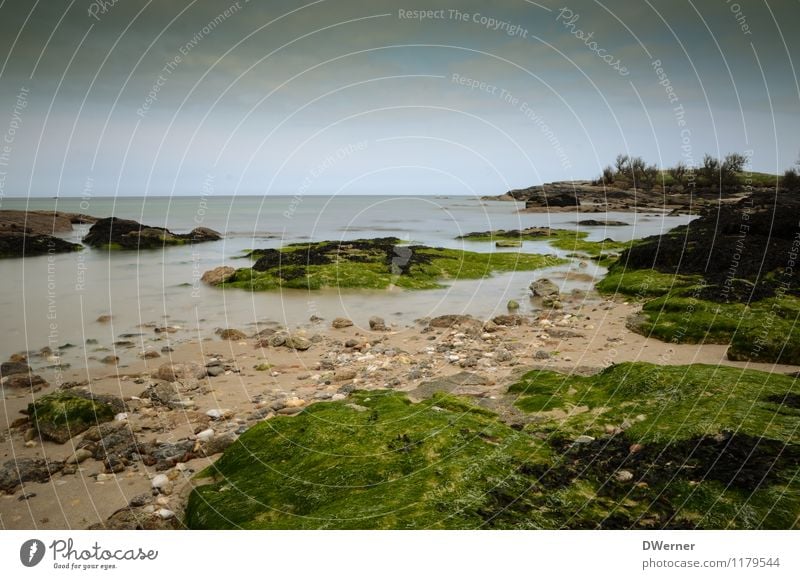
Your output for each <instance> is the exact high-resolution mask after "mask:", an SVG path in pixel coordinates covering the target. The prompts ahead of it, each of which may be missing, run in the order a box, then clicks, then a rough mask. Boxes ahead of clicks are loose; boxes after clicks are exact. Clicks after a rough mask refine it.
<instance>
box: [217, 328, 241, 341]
mask: <svg viewBox="0 0 800 579" xmlns="http://www.w3.org/2000/svg"><path fill="white" fill-rule="evenodd" d="M216 333H217V335H218V336H219V337H220V338H221V339H223V340H245V339H246V338H247V334H245V333H244V332H242V331H241V330H235V329H233V328H226V329H224V330H217V332H216Z"/></svg>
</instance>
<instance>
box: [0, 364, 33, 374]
mask: <svg viewBox="0 0 800 579" xmlns="http://www.w3.org/2000/svg"><path fill="white" fill-rule="evenodd" d="M30 371H31V367H30V366H28V365H27V364H26V363H25V362H3V363H2V364H0V378H4V377H5V376H11V375H12V374H27V373H28V372H30Z"/></svg>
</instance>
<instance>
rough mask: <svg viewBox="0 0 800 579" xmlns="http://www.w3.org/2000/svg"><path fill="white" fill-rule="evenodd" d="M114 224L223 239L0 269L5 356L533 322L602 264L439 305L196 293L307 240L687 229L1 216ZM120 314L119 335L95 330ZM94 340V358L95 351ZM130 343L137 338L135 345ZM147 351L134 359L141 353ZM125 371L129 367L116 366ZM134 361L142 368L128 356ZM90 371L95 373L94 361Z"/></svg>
mask: <svg viewBox="0 0 800 579" xmlns="http://www.w3.org/2000/svg"><path fill="white" fill-rule="evenodd" d="M54 207H57V208H58V209H59V210H62V211H73V212H82V213H88V214H90V215H94V216H98V217H106V216H111V215H114V216H117V217H122V218H127V219H135V220H137V221H139V222H141V223H145V224H147V225H155V226H162V227H168V228H169V229H171V230H173V231H175V232H187V231H189V230H191V229H192V228H194V227H197V226H200V225H202V226H205V227H210V228H212V229H215V230H217V231H219V232H221V233H224V234H225V239H223V240H222V241H219V242H213V243H205V244H199V245H196V246H194V247H185V246H184V247H173V248H167V249H165V250H163V251H162V250H153V251H144V252H138V253H136V252H104V251H98V250H93V249H88V248H87V249H85V250H84V251H82V252H78V253H74V254H63V255H57V256H55V257H54V258H51V257H48V256H41V257H35V258H28V259H25V260H21V259H5V260H0V315H2V319H3V332H2V333H0V356H2V358H3V359H5V358H6V357H7V356H8V355H9V354H11V353H13V352H18V351H22V350H38V349H40V348H42V347H43V346H50V347H51V348H53V349H55V348H56V347H58V346H61V345H64V344H67V343H69V344H73V345H75V346H76V347H75V348H70V349H68V350H65V351H64V357H65V359H67V360H70V359H72V360H73V361H84V359H85V358H86V357H89V358H91V357H92V356H102V355H105V354H104V353H103V354H101V353H97V352H96V351H95V350H97V349H98V348H103V347H107V348H112V349H113V346H112V344H113V342H114V341H117V340H119V339H121V338H120V335H122V334H139V333H141V334H142V335H141V336H135V337H134V338H132V339H133V340H134V341H136V342H138V345H139V346H140V348H139V349H141V348H143V347H144V346H147V345H154V346H160V345H161V343H156V342H151V341H152V340H153V339H154V338H155V334H154V333H153V330H152V329H150V328H146V327H142V326H143V325H144V324H148V323H158V324H163V323H168V324H171V325H180V326H182V328H183V331H182V332H180V333H179V334H175V335H173V336H171V337H170V339H173V340H176V339H177V340H179V339H182V338H183V339H185V338H187V337H197V336H206V335H209V334H211V333H212V332H213V331H214V329H215V328H218V327H235V328H241V329H243V330H245V331H247V330H248V329H252V327H253V325H254V324H255V323H256V322H259V323H262V322H265V321H275V322H278V323H280V324H283V325H285V326H287V327H290V328H294V327H300V326H305V325H308V320H309V317H310V316H311V315H317V316H321V317H323V318H326V319H331V318H333V317H336V316H346V317H349V318H351V319H353V320H354V321H355V322H356V324H357V325H361V326H366V324H367V321H368V319H369V317H370V316H373V315H379V316H382V317H384V318H385V319H386V320H387V322H396V323H398V324H401V325H403V324H408V323H411V322H412V321H413V320H415V319H418V318H421V317H424V316H433V315H439V314H443V313H470V314H473V315H476V316H480V317H487V316H490V315H492V314H493V313H495V312H503V311H505V305H506V303H507V302H508V300H509V299H516V300H518V301H519V302H520V303H521V304H522V308H523V312H524V311H530V310H532V309H533V306H532V305H531V303H530V301H529V300H528V290H527V288H528V285H529V284H530V282H531V280H532V279H534V278H536V277H540V276H544V275H547V276H549V277H551V278H552V279H554V280H556V281H558V280H562V282H563V285H564V288H565V289H570V288H573V287H589V286H590V285H591V283H590V282H586V281H584V282H574V281H568V280H566V279H565V277H564V276H565V273H566V272H567V271H570V270H574V271H581V272H584V273H587V272H588V273H590V274H593V275H598V274H602V271H600V270H598V269H597V268H596V267H594V266H593V265H592V264H590V266H589V267H588V268H579V267H578V264H577V263H573V264H571V265H569V266H562V267H559V268H555V269H554V270H552V271H546V272H544V271H540V272H518V273H510V274H502V275H496V276H493V277H491V278H487V279H483V280H471V281H458V282H454V283H452V284H450V285H449V286H448V287H447V288H444V289H441V290H430V291H421V292H420V291H417V292H409V291H402V290H396V291H357V290H351V291H338V290H328V291H315V292H309V291H302V290H284V291H278V292H267V293H250V292H246V291H241V290H225V291H222V290H219V289H216V288H211V287H206V286H204V285H202V284H200V283H199V277H200V276H201V275H202V273H203V272H205V271H206V270H209V269H211V268H214V267H216V266H219V265H231V266H234V267H242V266H246V265H248V264H249V260H246V259H242V258H241V255H242V253H243V252H244V251H245V250H247V249H250V248H259V247H279V246H280V245H281V244H282V243H290V242H295V241H304V240H313V241H321V240H340V239H342V240H344V239H357V238H370V237H385V236H394V237H398V238H401V239H404V240H408V241H412V242H415V243H422V244H425V245H433V246H439V247H452V248H464V249H468V250H471V251H517V250H513V249H512V250H499V249H496V248H495V247H494V245H493V244H491V243H476V242H464V241H459V240H456V239H455V238H456V237H457V236H459V235H462V234H464V233H468V232H471V231H485V230H489V229H500V228H504V229H508V228H515V229H516V228H520V227H530V226H550V227H558V228H575V227H577V225H576V222H577V221H578V220H579V219H581V218H592V219H598V220H605V219H613V220H619V221H625V222H628V223H629V224H630V225H629V226H625V227H609V228H605V227H586V228H582V229H584V230H585V231H587V232H589V235H590V237H589V239H593V240H601V239H605V238H613V239H615V240H619V241H625V240H629V239H634V238H641V237H645V236H648V235H654V234H658V233H661V232H663V231H666V230H668V229H671V228H672V227H675V226H677V225H680V224H684V223H687V222H688V221H689V220H690V219H691V218H690V217H687V216H663V215H655V214H644V213H639V214H633V213H608V214H587V215H581V216H579V215H577V214H576V213H552V214H521V213H518V212H517V209H518V207H519V206H518V205H516V204H515V203H509V202H498V201H481V200H479V199H475V198H465V197H449V198H444V197H381V196H369V197H366V196H358V197H356V196H338V197H310V196H308V197H302V198H293V197H279V196H270V197H221V196H214V197H180V198H166V197H155V198H154V197H149V198H129V197H126V198H122V197H119V198H91V199H84V200H82V199H79V198H61V199H58V200H56V199H8V198H7V199H4V200H3V208H4V209H25V208H28V209H52V208H54ZM86 231H88V226H76V227H75V228H74V230H73V232H72V233H69V234H65V235H63V237H65V238H67V239H70V240H72V241H76V242H79V241H80V239H81V237H82V236H83V235H84V234H85V233H86ZM522 251H526V252H533V253H550V254H557V255H564V254H565V252H562V251H559V250H556V249H554V248H552V247H550V246H549V245H548V244H547V243H546V242H525V243H524V245H523V248H522ZM102 314H111V315H112V316H113V321H112V323H110V324H99V323H97V322H96V319H97V318H98V316H100V315H102ZM87 339H90V340H97V344H96V345H91V346H85V347H84V344H85V343H86V340H87ZM128 339H131V338H128ZM137 351H138V350H137ZM116 353H117V355H120V356H121V357H122V358H123V361H124V355H123V354H122V353H120V352H119V351H117V352H116ZM128 355H135V354H132V353H130V352H129V353H128ZM89 361H90V363H91V359H90V360H89Z"/></svg>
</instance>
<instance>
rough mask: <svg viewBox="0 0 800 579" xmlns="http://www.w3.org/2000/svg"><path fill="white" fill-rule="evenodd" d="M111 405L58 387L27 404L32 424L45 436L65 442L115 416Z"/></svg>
mask: <svg viewBox="0 0 800 579" xmlns="http://www.w3.org/2000/svg"><path fill="white" fill-rule="evenodd" d="M114 414H115V412H114V410H113V408H112V407H111V406H110V405H108V404H105V403H103V402H100V401H97V400H93V399H92V398H91V396H88V395H81V393H80V392H72V391H69V390H59V391H57V392H53V393H51V394H48V395H46V396H42V397H41V398H39V399H37V400H36V401H34V402H33V403H31V404H29V405H28V415H29V416H30V417H31V420H32V421H33V424H34V427H35V428H36V430H37V431H38V432H39V434H40V435H41V436H43V437H45V438H48V439H50V440H53V441H55V442H58V443H61V444H63V443H65V442H67V441H68V440H69V439H70V438H72V437H73V436H75V435H77V434H80V433H81V432H83V431H85V430H87V429H89V428H90V427H92V426H94V425H96V424H100V423H102V422H107V421H109V420H111V419H112V418H114Z"/></svg>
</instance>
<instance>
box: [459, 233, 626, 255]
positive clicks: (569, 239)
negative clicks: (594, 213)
mask: <svg viewBox="0 0 800 579" xmlns="http://www.w3.org/2000/svg"><path fill="white" fill-rule="evenodd" d="M588 236H589V233H588V232H586V231H578V230H574V229H552V228H550V227H529V228H527V229H498V230H494V231H480V232H474V233H467V234H466V235H462V236H459V237H457V238H456V239H463V240H465V241H493V242H496V243H497V246H498V247H507V246H504V245H501V244H503V243H504V242H506V243H507V242H513V241H516V242H522V241H548V242H549V243H550V245H552V246H553V247H557V248H558V249H563V250H566V251H570V252H572V253H573V254H575V256H587V257H592V258H598V259H599V258H615V257H616V256H617V254H619V252H621V251H623V250H625V249H627V248H629V247H630V246H631V244H632V243H633V242H630V241H624V242H623V241H614V240H612V239H604V240H602V241H587V240H586V238H587V237H588Z"/></svg>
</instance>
